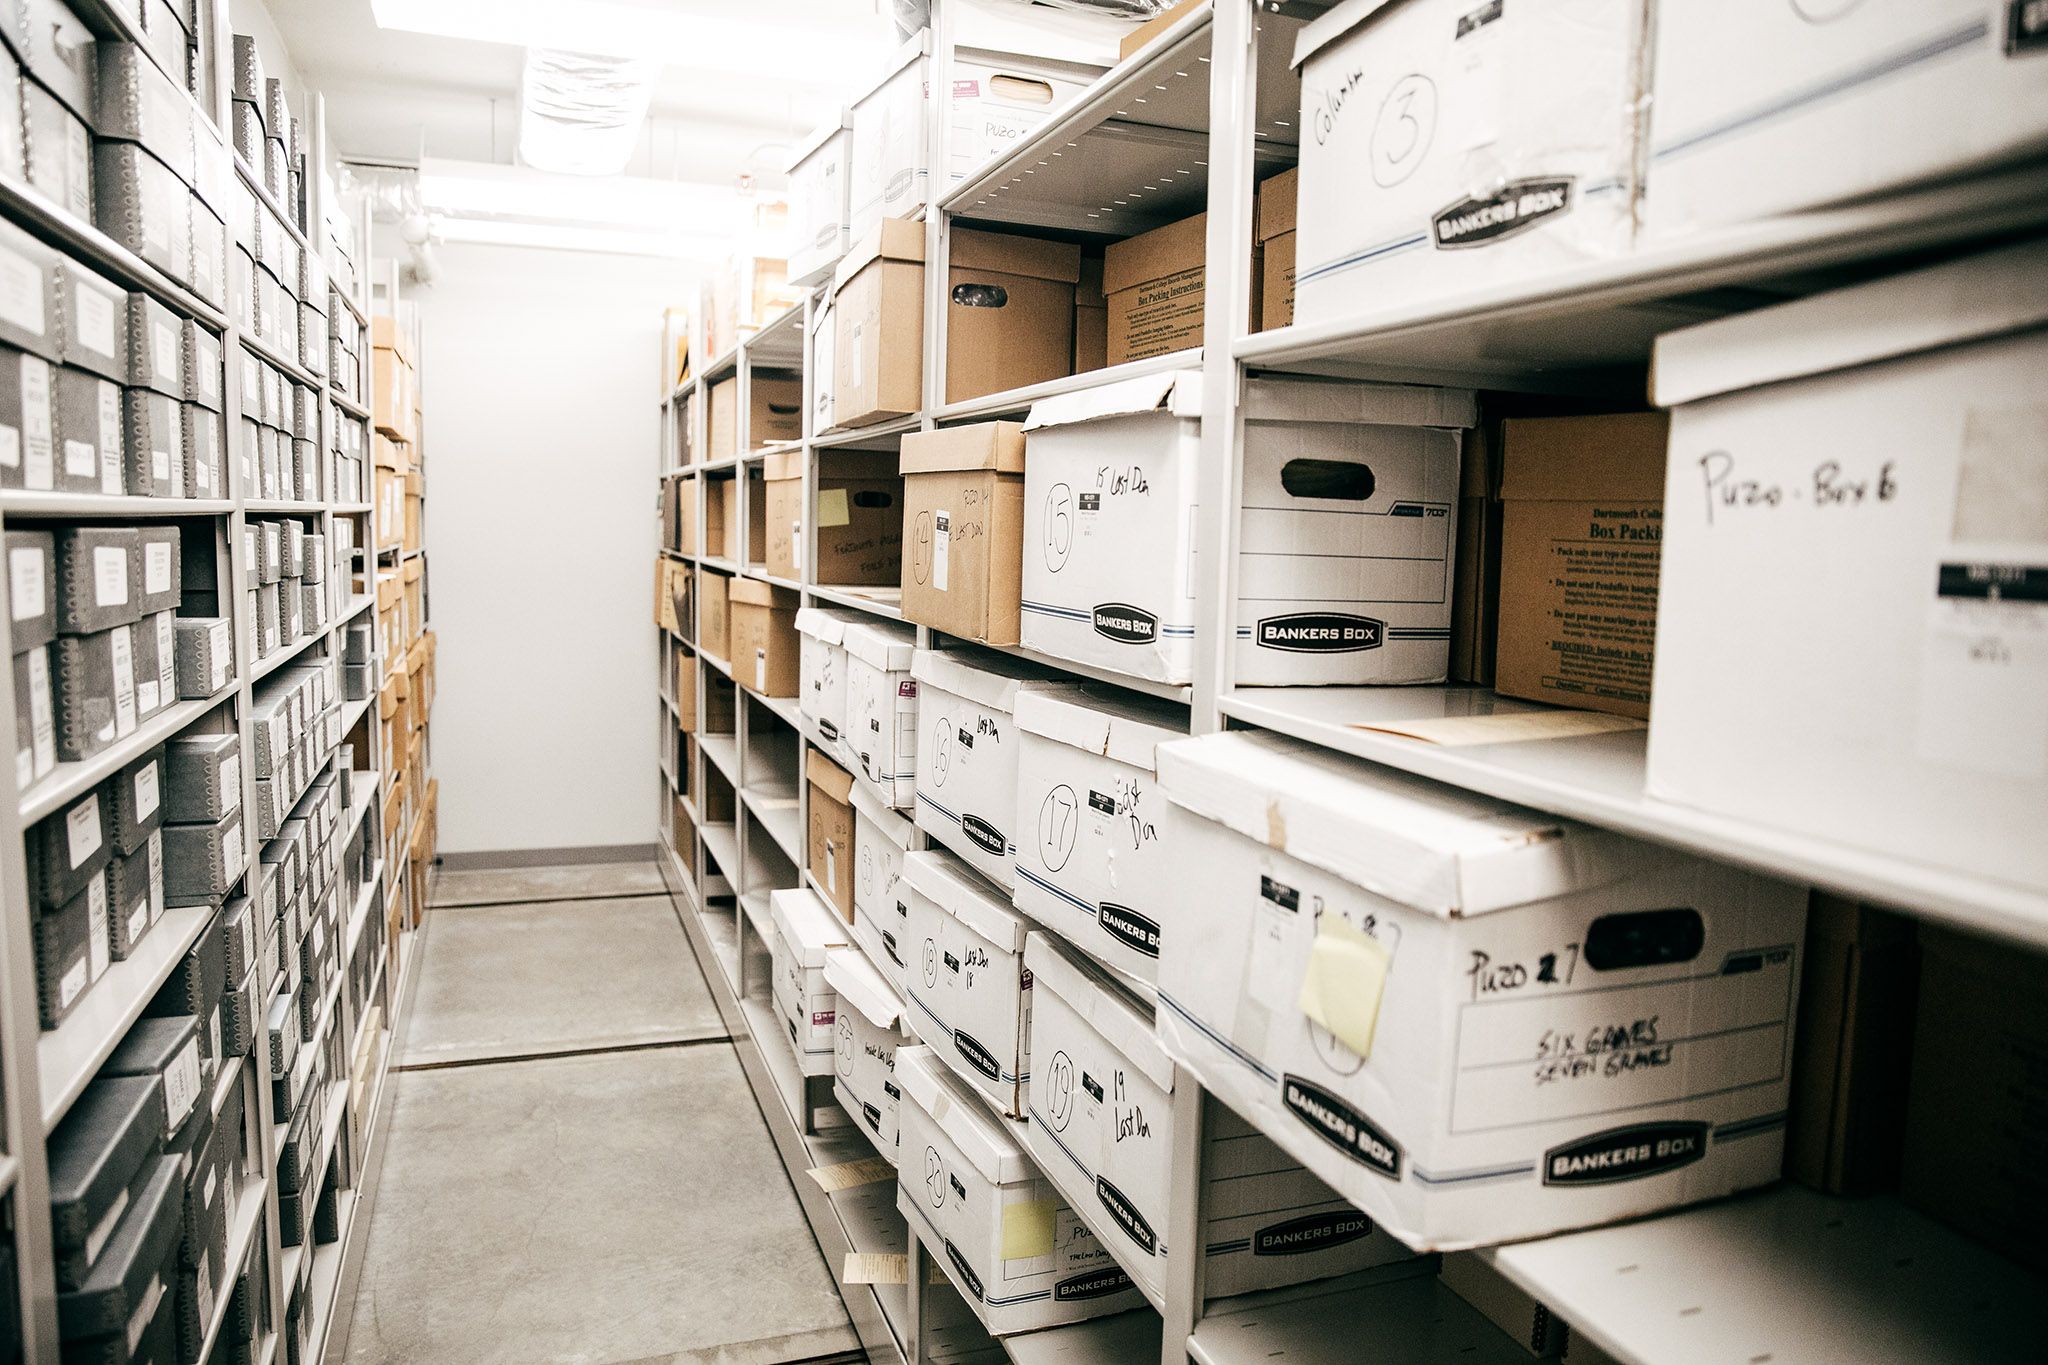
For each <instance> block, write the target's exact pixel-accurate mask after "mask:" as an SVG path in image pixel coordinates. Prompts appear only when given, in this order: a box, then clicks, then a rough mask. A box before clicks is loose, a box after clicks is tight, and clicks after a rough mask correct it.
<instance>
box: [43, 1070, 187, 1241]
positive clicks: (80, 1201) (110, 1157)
mask: <svg viewBox="0 0 2048 1365" xmlns="http://www.w3.org/2000/svg"><path fill="white" fill-rule="evenodd" d="M163 1131H164V1102H163V1087H162V1086H161V1085H159V1084H158V1083H157V1081H156V1080H155V1078H153V1077H148V1076H108V1077H106V1078H105V1079H103V1080H97V1081H94V1082H93V1083H92V1084H91V1085H88V1086H87V1087H86V1088H85V1091H84V1093H83V1094H81V1095H80V1096H79V1097H78V1102H77V1103H76V1104H73V1105H72V1106H71V1112H69V1113H68V1114H66V1115H65V1116H64V1121H63V1122H62V1123H60V1124H58V1125H57V1130H56V1131H55V1132H53V1133H51V1134H50V1212H51V1215H52V1217H53V1218H54V1220H55V1222H56V1225H57V1229H58V1233H57V1236H58V1244H59V1245H60V1246H63V1245H66V1243H67V1236H68V1234H67V1228H66V1224H67V1223H70V1224H74V1225H75V1226H74V1227H73V1228H71V1229H69V1232H70V1233H76V1234H78V1235H84V1234H86V1233H89V1232H90V1231H91V1230H92V1227H91V1225H92V1224H93V1223H95V1222H97V1221H98V1220H99V1219H100V1218H101V1217H102V1216H104V1215H105V1213H106V1212H107V1210H108V1209H110V1208H111V1207H113V1204H114V1201H115V1200H116V1199H117V1198H118V1197H119V1196H120V1193H121V1191H123V1190H125V1189H127V1188H128V1186H129V1185H130V1184H131V1183H132V1182H133V1181H134V1179H135V1173H136V1172H137V1171H139V1170H141V1169H142V1163H143V1162H144V1161H146V1160H148V1158H149V1155H150V1153H152V1152H153V1151H155V1150H156V1144H157V1142H158V1140H159V1139H160V1138H161V1137H162V1136H163Z"/></svg>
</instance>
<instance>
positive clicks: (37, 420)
mask: <svg viewBox="0 0 2048 1365" xmlns="http://www.w3.org/2000/svg"><path fill="white" fill-rule="evenodd" d="M21 421H22V431H21V442H22V460H23V466H22V472H21V481H22V483H23V484H24V485H26V486H27V487H29V488H35V489H40V490H43V491H48V490H49V489H50V488H52V487H53V486H54V485H55V481H56V459H57V433H56V427H55V425H54V424H53V421H52V418H51V416H50V362H48V361H47V360H44V359H43V358H42V357H41V356H33V355H25V356H23V357H22V358H21Z"/></svg>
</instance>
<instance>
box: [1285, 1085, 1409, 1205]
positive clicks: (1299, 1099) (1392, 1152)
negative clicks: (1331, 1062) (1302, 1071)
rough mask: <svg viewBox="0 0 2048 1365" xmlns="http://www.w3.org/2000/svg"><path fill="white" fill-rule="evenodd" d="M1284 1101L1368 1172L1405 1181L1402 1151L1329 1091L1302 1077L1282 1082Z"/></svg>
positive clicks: (1315, 1129)
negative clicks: (1402, 1168)
mask: <svg viewBox="0 0 2048 1365" xmlns="http://www.w3.org/2000/svg"><path fill="white" fill-rule="evenodd" d="M1280 1098H1281V1100H1282V1102H1283V1103H1285V1104H1286V1105H1287V1107H1288V1108H1289V1109H1292V1110H1293V1111H1294V1116H1295V1117H1296V1118H1298V1119H1300V1120H1301V1121H1302V1122H1303V1123H1305V1124H1307V1125H1308V1126H1309V1131H1311V1132H1313V1133H1314V1134H1315V1135H1316V1136H1317V1137H1319V1138H1321V1139H1322V1140H1323V1141H1325V1142H1327V1143H1329V1144H1330V1145H1331V1146H1332V1147H1335V1148H1336V1149H1337V1150H1338V1151H1340V1152H1342V1153H1343V1154H1344V1155H1345V1156H1348V1157H1350V1158H1351V1159H1352V1160H1353V1161H1356V1162H1359V1163H1360V1164H1362V1165H1363V1166H1365V1167H1366V1168H1367V1169H1368V1170H1372V1171H1377V1172H1378V1173H1379V1174H1381V1175H1383V1176H1386V1177H1387V1178H1388V1179H1389V1180H1399V1179H1400V1178H1401V1149H1400V1148H1399V1147H1397V1146H1395V1145H1394V1140H1393V1139H1392V1138H1390V1137H1388V1136H1387V1135H1386V1134H1385V1133H1382V1132H1381V1131H1380V1130H1379V1129H1377V1128H1375V1127H1373V1126H1372V1123H1371V1122H1370V1121H1369V1120H1368V1119H1367V1118H1366V1117H1365V1115H1363V1114H1361V1113H1359V1112H1358V1111H1357V1110H1356V1109H1353V1108H1352V1107H1351V1106H1350V1105H1348V1104H1346V1103H1344V1101H1342V1100H1340V1099H1338V1098H1337V1097H1336V1096H1335V1095H1332V1094H1331V1093H1330V1092H1329V1091H1327V1090H1325V1089H1323V1088H1322V1087H1321V1086H1319V1085H1316V1084H1314V1083H1312V1082H1309V1081H1305V1080H1302V1079H1301V1078H1300V1077H1299V1076H1286V1077H1283V1078H1282V1079H1281V1081H1280Z"/></svg>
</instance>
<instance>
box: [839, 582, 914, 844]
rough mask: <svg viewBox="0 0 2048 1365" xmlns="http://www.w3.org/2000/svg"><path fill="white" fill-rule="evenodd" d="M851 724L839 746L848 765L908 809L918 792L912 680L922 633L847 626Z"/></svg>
mask: <svg viewBox="0 0 2048 1365" xmlns="http://www.w3.org/2000/svg"><path fill="white" fill-rule="evenodd" d="M845 647H846V722H845V725H844V726H843V727H842V728H841V730H840V736H839V743H840V747H841V748H842V749H843V750H844V751H845V754H846V759H847V764H848V766H849V767H851V768H852V769H853V770H854V771H855V772H856V773H858V774H859V775H860V776H862V777H864V778H866V779H867V780H868V781H869V782H871V783H873V784H874V787H875V790H876V791H877V792H879V793H881V795H882V796H883V797H884V798H885V799H886V800H887V801H888V802H889V804H890V805H892V806H899V807H903V808H905V809H908V808H909V807H910V805H911V804H912V801H913V798H914V797H915V795H916V792H917V681H916V680H915V679H914V678H912V677H911V676H910V659H911V655H912V654H913V653H915V652H916V648H917V631H916V630H915V629H913V628H912V627H910V626H906V625H900V624H897V623H895V622H889V621H855V622H851V623H849V624H848V625H847V627H846V636H845Z"/></svg>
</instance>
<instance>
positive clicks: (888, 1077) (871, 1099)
mask: <svg viewBox="0 0 2048 1365" xmlns="http://www.w3.org/2000/svg"><path fill="white" fill-rule="evenodd" d="M825 984H826V986H828V987H829V988H830V989H831V991H832V993H833V994H834V995H835V996H836V997H838V1001H839V1005H838V1009H839V1013H838V1018H837V1020H836V1028H837V1032H838V1053H837V1056H836V1057H835V1059H834V1073H833V1076H832V1093H833V1094H835V1095H837V1096H838V1097H839V1103H840V1105H841V1106H842V1107H843V1108H844V1109H845V1110H846V1112H847V1113H848V1114H851V1115H852V1116H853V1120H854V1122H855V1123H856V1124H857V1125H859V1127H860V1128H861V1130H862V1131H863V1132H865V1133H866V1134H867V1135H868V1140H869V1141H870V1142H872V1143H874V1144H875V1150H876V1151H878V1152H880V1153H881V1154H882V1155H883V1156H885V1157H887V1158H888V1159H889V1161H890V1163H891V1164H894V1162H895V1160H896V1133H897V1128H896V1101H897V1099H898V1095H899V1092H898V1090H897V1085H896V1049H897V1048H898V1047H907V1046H909V1045H910V1044H912V1043H914V1042H916V1041H917V1038H916V1035H915V1034H913V1033H911V1032H910V1030H909V1027H908V1025H907V1022H906V1021H905V1019H904V1017H903V1000H902V997H901V996H899V995H898V994H897V993H896V988H895V987H894V986H892V985H890V984H889V982H888V981H886V980H884V979H883V977H882V973H880V972H879V971H877V970H875V965H874V964H873V963H872V962H869V961H868V959H867V955H866V954H865V953H863V952H861V951H860V950H859V949H857V948H834V949H831V950H829V951H828V952H827V953H826V954H825Z"/></svg>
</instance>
